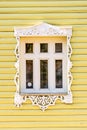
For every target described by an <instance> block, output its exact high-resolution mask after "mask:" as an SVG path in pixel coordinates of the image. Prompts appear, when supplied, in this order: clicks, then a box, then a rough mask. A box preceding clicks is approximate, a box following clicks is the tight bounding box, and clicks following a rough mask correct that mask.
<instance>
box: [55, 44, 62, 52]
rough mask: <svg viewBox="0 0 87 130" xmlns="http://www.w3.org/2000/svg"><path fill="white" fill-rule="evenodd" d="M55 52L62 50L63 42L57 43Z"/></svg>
mask: <svg viewBox="0 0 87 130" xmlns="http://www.w3.org/2000/svg"><path fill="white" fill-rule="evenodd" d="M55 52H57V53H58V52H62V43H56V44H55Z"/></svg>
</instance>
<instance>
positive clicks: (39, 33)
mask: <svg viewBox="0 0 87 130" xmlns="http://www.w3.org/2000/svg"><path fill="white" fill-rule="evenodd" d="M71 35H72V27H56V26H53V25H49V24H47V23H41V24H39V25H36V26H32V27H27V28H15V36H16V39H17V46H16V49H15V54H16V58H17V63H16V68H17V73H16V76H15V84H16V87H17V90H16V93H15V100H14V101H15V104H16V106H20V105H21V104H22V103H23V102H24V101H26V99H30V100H31V101H32V103H33V104H35V105H38V106H39V107H40V108H41V109H42V110H43V111H44V110H45V109H47V108H48V106H49V105H54V104H55V101H56V100H57V99H60V100H61V101H62V102H65V103H72V93H71V90H70V86H71V83H72V75H71V72H70V68H71V67H72V63H71V61H70V57H71V54H72V48H71V45H70V38H71ZM37 37H38V39H39V38H40V37H45V38H46V42H45V41H44V42H43V41H39V42H38V40H37ZM48 37H53V38H54V37H57V38H59V39H61V37H67V39H66V43H63V41H61V43H62V44H63V52H62V54H59V53H56V54H54V56H53V61H55V60H59V59H60V60H61V59H63V60H62V64H63V71H64V72H63V86H64V84H65V87H63V88H64V90H63V89H55V91H53V89H52V88H50V89H51V91H48V89H45V90H43V89H41V91H40V90H39V91H33V90H31V91H30V89H29V91H30V92H29V91H28V90H27V91H25V90H26V89H24V87H25V84H23V83H25V81H26V77H25V76H23V75H24V73H25V72H26V65H25V60H27V59H29V60H30V59H31V60H32V59H34V60H35V58H34V56H33V54H29V55H30V56H29V55H28V54H25V52H24V51H25V43H33V44H34V46H35V47H34V52H36V50H37V49H38V48H39V43H48V46H50V47H48V49H49V51H50V50H52V48H51V47H53V48H54V51H55V43H59V40H58V41H55V40H54V43H53V46H52V45H51V44H52V43H51V42H50V41H49V40H48ZM22 38H23V39H25V40H24V42H23V41H22V40H21V39H22ZM30 38H31V39H32V40H30ZM26 39H29V41H28V40H26ZM35 39H36V40H35ZM54 39H55V38H54ZM35 42H38V44H35ZM21 44H22V45H21ZM64 46H65V47H64ZM35 49H36V50H35ZM37 53H38V52H37ZM37 53H36V54H35V56H36V55H37ZM38 55H39V54H38ZM40 55H42V56H41V57H40ZM40 55H39V57H38V58H39V59H41V60H42V59H47V57H48V59H49V57H50V56H51V53H50V54H48V53H47V54H46V53H44V55H43V53H42V54H40ZM32 56H33V57H32ZM60 57H61V58H60ZM38 58H37V59H38ZM54 59H55V60H54ZM54 64H55V63H54ZM36 65H37V64H36ZM36 65H34V66H36ZM38 65H40V64H39V63H38ZM23 66H24V67H23ZM48 66H49V67H48V68H50V67H51V64H49V62H48ZM21 67H23V68H24V69H21ZM34 68H35V67H34ZM39 68H40V66H38V69H39ZM34 71H35V69H34ZM48 72H49V71H48ZM35 73H36V72H35ZM39 73H40V72H39ZM52 73H53V72H52V71H51V74H52ZM48 74H49V73H48ZM51 74H50V76H51ZM39 75H40V74H39ZM39 75H38V76H39ZM53 77H54V79H55V73H54V76H53ZM53 77H51V78H53ZM35 78H36V77H35ZM35 78H34V80H35V82H36V79H35ZM23 79H24V80H23ZM54 81H55V80H54ZM38 83H40V82H37V84H38ZM50 83H51V82H49V84H50ZM21 86H22V87H21ZM23 86H24V87H23ZM39 86H40V85H39ZM49 86H50V85H49ZM53 86H55V84H54V83H53ZM35 89H36V87H35ZM22 90H23V91H22ZM56 90H58V91H56ZM48 100H49V103H48Z"/></svg>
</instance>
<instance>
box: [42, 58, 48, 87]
mask: <svg viewBox="0 0 87 130" xmlns="http://www.w3.org/2000/svg"><path fill="white" fill-rule="evenodd" d="M40 88H43V89H45V88H48V61H47V60H41V61H40Z"/></svg>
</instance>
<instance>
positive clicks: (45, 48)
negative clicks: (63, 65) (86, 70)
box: [40, 43, 48, 52]
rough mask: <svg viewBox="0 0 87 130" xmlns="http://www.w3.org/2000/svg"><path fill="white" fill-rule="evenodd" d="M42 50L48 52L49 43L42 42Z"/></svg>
mask: <svg viewBox="0 0 87 130" xmlns="http://www.w3.org/2000/svg"><path fill="white" fill-rule="evenodd" d="M40 52H48V44H47V43H41V44H40Z"/></svg>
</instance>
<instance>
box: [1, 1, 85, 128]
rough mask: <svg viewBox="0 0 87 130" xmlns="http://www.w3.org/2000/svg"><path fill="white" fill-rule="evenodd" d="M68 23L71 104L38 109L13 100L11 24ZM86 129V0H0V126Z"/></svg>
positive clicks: (13, 61) (14, 58)
mask: <svg viewBox="0 0 87 130" xmlns="http://www.w3.org/2000/svg"><path fill="white" fill-rule="evenodd" d="M41 21H43V22H48V23H49V24H53V25H60V26H61V25H67V26H68V25H71V26H72V27H73V36H72V39H71V45H72V48H73V54H72V57H71V60H72V62H73V68H72V70H71V71H72V74H73V83H72V93H73V104H72V105H67V104H63V103H61V102H60V101H57V102H56V105H55V106H50V107H49V109H48V110H46V111H45V112H42V111H41V110H40V109H39V108H38V107H37V106H32V105H31V103H30V101H27V102H26V103H24V105H23V106H22V107H20V108H16V107H15V106H14V104H13V100H14V93H15V90H16V88H15V84H14V80H13V79H14V76H15V73H16V69H15V67H14V63H15V62H16V57H15V55H14V49H15V46H16V39H15V37H14V32H13V31H14V30H13V29H14V26H30V25H34V24H37V23H38V22H41ZM59 129H60V130H87V0H81V1H79V0H76V1H75V0H74V1H73V0H67V1H66V0H12V1H11V0H0V130H59Z"/></svg>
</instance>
